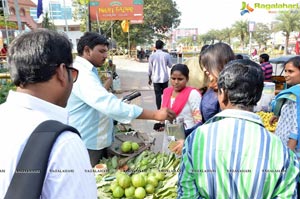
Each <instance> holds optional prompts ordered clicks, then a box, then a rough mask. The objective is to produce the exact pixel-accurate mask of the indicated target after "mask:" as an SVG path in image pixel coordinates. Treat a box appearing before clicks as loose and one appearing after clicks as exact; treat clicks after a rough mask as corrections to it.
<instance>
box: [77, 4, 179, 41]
mask: <svg viewBox="0 0 300 199" xmlns="http://www.w3.org/2000/svg"><path fill="white" fill-rule="evenodd" d="M82 1H83V0H82ZM73 6H74V7H75V8H76V9H75V12H74V13H73V16H74V19H76V20H81V24H82V25H83V26H86V16H87V12H86V11H87V9H86V6H84V5H82V4H80V0H76V1H73ZM176 6H177V4H176V2H175V1H174V0H144V23H143V24H130V26H129V34H130V43H131V46H135V45H136V44H145V43H150V42H151V43H152V40H153V39H154V38H160V39H165V37H166V36H165V33H167V32H168V31H170V30H171V29H173V28H176V27H178V26H179V24H180V19H179V17H180V15H181V13H180V12H179V11H178V10H177V8H176ZM113 24H114V25H113V38H114V39H115V40H116V41H118V44H122V45H124V46H126V45H127V41H128V33H123V31H122V29H121V21H114V22H113ZM83 26H81V27H82V29H81V30H83V29H85V28H84V27H83ZM110 27H111V21H100V27H98V25H97V22H92V31H97V30H98V29H99V28H100V29H101V33H102V34H105V35H106V37H108V38H109V37H111V36H112V35H111V30H110Z"/></svg>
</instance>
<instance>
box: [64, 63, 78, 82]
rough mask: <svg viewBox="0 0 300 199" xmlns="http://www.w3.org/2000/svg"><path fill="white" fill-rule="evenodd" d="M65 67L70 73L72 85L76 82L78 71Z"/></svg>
mask: <svg viewBox="0 0 300 199" xmlns="http://www.w3.org/2000/svg"><path fill="white" fill-rule="evenodd" d="M65 66H66V69H68V70H70V71H71V72H72V78H73V83H74V82H76V80H77V78H78V73H79V71H78V70H77V69H76V68H73V67H70V66H67V65H65Z"/></svg>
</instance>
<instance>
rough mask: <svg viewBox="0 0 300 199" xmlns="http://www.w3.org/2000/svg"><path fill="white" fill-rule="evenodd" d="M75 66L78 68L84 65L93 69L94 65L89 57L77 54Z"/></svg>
mask: <svg viewBox="0 0 300 199" xmlns="http://www.w3.org/2000/svg"><path fill="white" fill-rule="evenodd" d="M74 63H76V64H74V65H73V66H74V68H77V69H78V67H84V68H86V69H88V70H93V68H94V66H93V64H92V63H91V62H89V61H88V60H87V59H85V58H83V57H80V56H76V58H75V61H74Z"/></svg>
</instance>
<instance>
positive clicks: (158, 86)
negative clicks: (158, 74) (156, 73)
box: [153, 81, 169, 109]
mask: <svg viewBox="0 0 300 199" xmlns="http://www.w3.org/2000/svg"><path fill="white" fill-rule="evenodd" d="M168 85H169V82H168V81H167V82H165V83H153V86H154V93H155V101H156V107H157V109H160V107H161V95H162V94H163V91H164V89H165V88H167V87H168Z"/></svg>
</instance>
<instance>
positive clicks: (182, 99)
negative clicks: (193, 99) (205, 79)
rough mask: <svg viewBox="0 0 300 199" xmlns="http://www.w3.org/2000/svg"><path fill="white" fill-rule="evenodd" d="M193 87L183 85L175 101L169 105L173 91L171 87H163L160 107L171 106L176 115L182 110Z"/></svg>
mask: <svg viewBox="0 0 300 199" xmlns="http://www.w3.org/2000/svg"><path fill="white" fill-rule="evenodd" d="M193 89H194V88H192V87H188V86H187V87H185V88H184V89H183V90H182V91H180V93H179V94H178V95H177V96H176V98H175V101H174V103H173V105H172V107H171V97H172V93H173V90H174V89H173V87H168V88H166V89H164V92H163V100H162V105H161V107H162V108H165V107H166V108H171V109H172V110H173V111H174V112H175V113H176V115H179V113H180V112H181V111H182V109H183V107H184V106H185V104H186V102H187V101H188V99H189V96H190V93H191V91H192V90H193Z"/></svg>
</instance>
